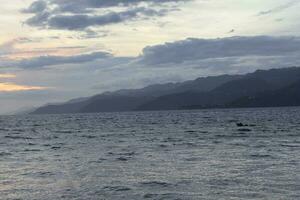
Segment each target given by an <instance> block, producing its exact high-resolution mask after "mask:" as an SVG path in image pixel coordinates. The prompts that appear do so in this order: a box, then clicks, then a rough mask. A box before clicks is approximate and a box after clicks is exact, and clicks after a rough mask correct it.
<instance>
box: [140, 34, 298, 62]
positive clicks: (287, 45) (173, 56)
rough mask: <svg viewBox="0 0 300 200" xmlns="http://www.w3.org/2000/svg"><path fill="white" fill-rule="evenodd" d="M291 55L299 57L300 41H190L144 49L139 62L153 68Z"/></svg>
mask: <svg viewBox="0 0 300 200" xmlns="http://www.w3.org/2000/svg"><path fill="white" fill-rule="evenodd" d="M294 53H298V54H299V53H300V38H299V37H272V36H254V37H229V38H218V39H197V38H189V39H186V40H182V41H176V42H173V43H165V44H162V45H157V46H150V47H146V48H145V49H144V50H143V54H142V55H141V56H140V58H139V63H142V64H145V65H150V66H155V65H163V64H172V63H183V62H186V61H191V60H204V59H213V58H226V57H243V56H281V55H288V54H294Z"/></svg>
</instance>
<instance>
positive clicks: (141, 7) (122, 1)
mask: <svg viewBox="0 0 300 200" xmlns="http://www.w3.org/2000/svg"><path fill="white" fill-rule="evenodd" d="M186 1H190V0H160V1H159V0H114V1H107V0H102V1H101V0H100V1H96V0H78V1H71V0H59V1H58V0H52V1H51V0H49V1H43V0H38V1H35V2H33V3H32V4H31V5H30V6H29V7H28V8H26V9H23V13H31V14H34V15H33V16H32V17H30V18H29V19H27V20H26V21H25V23H26V24H27V25H29V26H33V27H40V28H45V29H63V30H73V31H74V30H85V29H86V28H89V27H95V26H105V25H110V24H117V23H122V22H126V21H131V20H136V19H145V17H154V16H163V15H165V14H166V13H168V12H170V11H172V10H174V5H172V6H170V7H168V5H169V4H170V3H173V4H174V3H178V2H186ZM153 5H155V6H153ZM116 7H118V8H119V9H116ZM108 8H109V9H108ZM120 8H122V9H121V10H122V11H120ZM103 9H105V10H103ZM124 9H125V10H124ZM100 13H104V14H100Z"/></svg>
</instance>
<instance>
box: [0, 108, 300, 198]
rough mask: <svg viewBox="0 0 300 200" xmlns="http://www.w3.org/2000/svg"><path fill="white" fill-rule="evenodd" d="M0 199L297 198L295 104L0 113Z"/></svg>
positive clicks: (299, 155)
mask: <svg viewBox="0 0 300 200" xmlns="http://www.w3.org/2000/svg"><path fill="white" fill-rule="evenodd" d="M238 123H243V126H242V125H240V126H238ZM244 125H246V126H244ZM0 199H1V200H8V199H15V200H17V199H18V200H59V199H76V200H77V199H78V200H79V199H80V200H101V199H103V200H111V199H112V200H119V199H120V200H121V199H128V200H140V199H166V200H167V199H170V200H180V199H182V200H194V199H195V200H198V199H205V200H206V199H211V200H216V199H272V200H274V199H282V200H288V199H291V200H296V199H300V108H260V109H225V110H193V111H163V112H130V113H101V114H78V115H36V116H2V117H0Z"/></svg>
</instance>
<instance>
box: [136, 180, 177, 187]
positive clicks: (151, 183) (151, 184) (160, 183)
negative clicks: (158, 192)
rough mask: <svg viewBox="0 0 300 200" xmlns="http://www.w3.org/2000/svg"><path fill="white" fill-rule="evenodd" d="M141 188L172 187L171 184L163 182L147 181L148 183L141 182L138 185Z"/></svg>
mask: <svg viewBox="0 0 300 200" xmlns="http://www.w3.org/2000/svg"><path fill="white" fill-rule="evenodd" d="M140 184H141V185H143V186H149V187H170V186H172V184H171V183H167V182H163V181H149V182H142V183H140Z"/></svg>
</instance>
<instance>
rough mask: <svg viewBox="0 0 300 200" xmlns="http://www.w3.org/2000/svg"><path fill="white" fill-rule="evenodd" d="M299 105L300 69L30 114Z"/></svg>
mask: <svg viewBox="0 0 300 200" xmlns="http://www.w3.org/2000/svg"><path fill="white" fill-rule="evenodd" d="M299 105H300V68H299V67H291V68H282V69H271V70H257V71H256V72H254V73H249V74H245V75H221V76H212V77H204V78H198V79H196V80H192V81H186V82H182V83H167V84H157V85H150V86H148V87H145V88H142V89H131V90H130V89H127V90H125V89H124V90H119V91H115V92H105V93H102V94H99V95H95V96H92V97H89V98H79V99H74V100H71V101H68V102H66V103H62V104H48V105H46V106H43V107H40V108H38V109H36V110H35V111H34V112H31V113H32V114H67V113H95V112H122V111H145V110H180V109H201V108H234V107H278V106H299Z"/></svg>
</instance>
